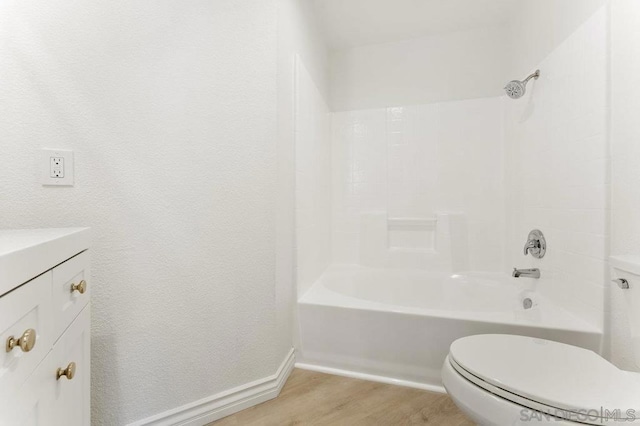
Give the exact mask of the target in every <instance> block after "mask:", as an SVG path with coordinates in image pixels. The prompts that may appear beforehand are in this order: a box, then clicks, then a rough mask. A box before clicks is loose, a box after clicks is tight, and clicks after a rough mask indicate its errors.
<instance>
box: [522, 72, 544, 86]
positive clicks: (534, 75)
mask: <svg viewBox="0 0 640 426" xmlns="http://www.w3.org/2000/svg"><path fill="white" fill-rule="evenodd" d="M538 77H540V70H536V72H534V73H533V74H531V75H530V76H529V77H527V78H525V79H524V81H523V82H522V83H523V84H527V83H528V82H529V80H531V79H532V78H535V79H536V80H537V79H538Z"/></svg>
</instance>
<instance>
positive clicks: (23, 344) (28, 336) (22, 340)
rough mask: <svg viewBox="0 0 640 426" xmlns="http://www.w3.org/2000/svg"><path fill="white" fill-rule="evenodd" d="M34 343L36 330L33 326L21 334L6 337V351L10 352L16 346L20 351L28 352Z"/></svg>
mask: <svg viewBox="0 0 640 426" xmlns="http://www.w3.org/2000/svg"><path fill="white" fill-rule="evenodd" d="M35 345H36V331H35V330H34V329H33V328H30V329H28V330H27V331H25V332H24V333H22V336H20V337H19V338H17V339H16V338H15V337H13V336H10V337H9V338H8V339H7V346H6V350H7V352H11V350H12V349H13V348H15V347H16V346H17V347H19V348H20V349H22V352H29V351H30V350H31V349H33V347H34V346H35Z"/></svg>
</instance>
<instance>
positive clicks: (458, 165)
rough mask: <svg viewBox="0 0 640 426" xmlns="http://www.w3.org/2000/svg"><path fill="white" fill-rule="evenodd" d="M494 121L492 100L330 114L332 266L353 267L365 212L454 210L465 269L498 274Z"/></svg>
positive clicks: (498, 148)
mask: <svg viewBox="0 0 640 426" xmlns="http://www.w3.org/2000/svg"><path fill="white" fill-rule="evenodd" d="M502 120H503V111H502V100H501V99H500V98H486V99H476V100H467V101H455V102H445V103H439V104H428V105H419V106H409V107H390V108H385V109H372V110H362V111H349V112H340V113H334V117H333V142H332V157H333V160H332V168H333V172H332V176H333V183H332V186H333V190H332V194H333V195H332V196H333V201H332V209H333V218H332V220H333V237H332V238H333V241H332V245H333V260H334V262H336V263H359V259H360V255H361V253H360V237H361V235H360V232H361V231H360V224H361V220H362V215H363V214H365V213H371V212H383V213H386V214H387V215H388V216H389V217H390V218H407V217H410V218H430V217H434V216H435V215H436V213H437V212H462V213H465V214H466V216H467V221H468V241H467V242H468V247H469V267H470V269H473V270H493V271H495V270H500V269H501V268H502V265H503V247H502V242H503V241H504V238H503V235H504V233H503V229H504V227H503V223H504V209H503V200H504V191H503V184H504V182H503V155H502V152H503V138H502V133H503V130H502ZM439 225H440V224H439ZM422 267H426V265H423V266H422Z"/></svg>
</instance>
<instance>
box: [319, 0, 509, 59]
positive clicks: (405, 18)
mask: <svg viewBox="0 0 640 426" xmlns="http://www.w3.org/2000/svg"><path fill="white" fill-rule="evenodd" d="M515 1H516V0H313V2H314V8H315V12H316V14H317V16H318V20H319V22H320V24H321V26H322V29H323V31H324V34H325V37H326V39H327V44H328V46H329V48H330V49H345V48H349V47H356V46H363V45H367V44H379V43H387V42H394V41H400V40H407V39H411V38H417V37H422V36H428V35H433V34H437V33H443V32H450V31H463V30H468V29H473V28H479V27H487V26H496V25H500V24H504V23H506V22H507V21H508V20H509V17H510V16H511V14H512V13H514V10H515V8H514V4H515Z"/></svg>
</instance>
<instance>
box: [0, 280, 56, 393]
mask: <svg viewBox="0 0 640 426" xmlns="http://www.w3.org/2000/svg"><path fill="white" fill-rule="evenodd" d="M52 320H53V314H52V310H51V272H47V273H45V274H43V275H40V276H39V277H38V278H34V279H33V280H31V281H29V282H28V283H26V284H24V285H23V286H21V287H18V288H16V289H15V290H13V291H12V292H10V293H8V294H6V295H4V296H2V297H1V298H0V400H6V399H8V398H10V397H11V396H13V395H14V394H15V393H16V392H17V391H18V390H19V389H20V387H21V386H22V385H23V384H24V383H25V382H26V381H27V379H28V377H29V376H30V375H31V374H32V373H33V371H34V370H35V369H36V367H37V366H38V364H40V362H41V361H42V360H43V359H44V357H45V356H46V355H47V354H48V353H49V351H50V350H51V346H52V345H53V341H54V336H53V327H52V325H51V323H52ZM27 336H28V337H27ZM27 341H29V343H27Z"/></svg>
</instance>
